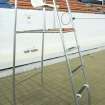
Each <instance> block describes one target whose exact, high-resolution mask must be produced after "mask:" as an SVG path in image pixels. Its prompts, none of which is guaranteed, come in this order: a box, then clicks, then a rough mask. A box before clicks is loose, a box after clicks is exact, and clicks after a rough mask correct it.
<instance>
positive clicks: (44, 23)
mask: <svg viewBox="0 0 105 105" xmlns="http://www.w3.org/2000/svg"><path fill="white" fill-rule="evenodd" d="M43 2H44V3H45V2H46V1H43ZM45 30H46V8H45V7H44V8H43V33H42V54H41V83H42V85H43V82H44V80H43V71H44V41H45V39H44V37H45V35H44V34H45Z"/></svg>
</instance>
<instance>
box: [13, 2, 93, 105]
mask: <svg viewBox="0 0 105 105" xmlns="http://www.w3.org/2000/svg"><path fill="white" fill-rule="evenodd" d="M65 1H66V5H67V9H68V13H69V18H70V20H71V25H72V27H70V28H67V29H64V28H62V23H61V20H60V16H59V11H58V8H59V6H57V5H56V1H55V0H53V5H51V4H47V3H46V0H44V1H43V2H44V3H43V5H41V6H39V7H35V8H36V9H40V10H43V29H42V30H34V31H33V33H42V53H41V82H42V84H43V83H44V82H43V71H44V40H45V33H59V35H60V38H61V42H62V46H63V50H64V56H65V59H66V64H67V69H68V74H69V78H70V83H71V85H72V91H73V95H74V101H75V105H81V103H80V100H81V99H82V94H83V92H85V91H86V92H87V95H88V103H87V105H91V98H90V91H89V90H90V89H89V88H90V86H89V84H88V82H87V76H86V70H85V65H84V62H83V58H82V55H81V51H80V47H79V44H78V39H77V35H76V31H75V27H74V23H73V17H72V14H71V10H70V6H69V2H68V0H65ZM47 9H50V10H53V11H55V13H56V18H57V19H58V23H59V28H54V29H46V10H47ZM16 25H17V0H15V25H14V26H15V27H14V38H13V40H14V44H13V105H16V87H15V85H16V83H15V67H16V64H15V62H16V34H17V33H29V32H30V31H31V30H28V31H21V32H20V31H19V32H17V31H16ZM67 32H73V33H74V38H75V41H76V48H77V50H78V52H77V53H78V54H79V59H80V63H81V64H80V65H79V66H77V67H76V68H75V69H73V70H72V68H71V59H70V58H69V55H68V54H67V49H66V45H65V41H64V35H63V33H67ZM31 33H32V32H31ZM77 71H79V72H80V71H81V72H82V75H83V79H84V84H83V85H82V86H81V88H80V89H78V90H76V89H75V83H74V76H75V75H74V74H75V73H76V72H77ZM85 105H86V104H85Z"/></svg>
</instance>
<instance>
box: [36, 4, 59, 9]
mask: <svg viewBox="0 0 105 105" xmlns="http://www.w3.org/2000/svg"><path fill="white" fill-rule="evenodd" d="M56 7H57V8H59V6H58V5H57V6H56ZM43 8H46V10H53V9H54V5H53V4H46V3H43V4H42V5H40V6H38V7H36V8H35V9H37V10H42V9H43Z"/></svg>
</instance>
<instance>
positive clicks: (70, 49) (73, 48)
mask: <svg viewBox="0 0 105 105" xmlns="http://www.w3.org/2000/svg"><path fill="white" fill-rule="evenodd" d="M75 49H77V47H74V46H73V47H70V48H68V49H67V50H66V51H67V52H69V51H73V50H75Z"/></svg>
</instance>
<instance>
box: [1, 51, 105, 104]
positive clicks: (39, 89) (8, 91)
mask: <svg viewBox="0 0 105 105" xmlns="http://www.w3.org/2000/svg"><path fill="white" fill-rule="evenodd" d="M84 58H85V59H84V60H85V64H86V67H87V72H88V79H89V83H90V85H91V96H92V97H91V99H92V105H104V104H105V51H101V52H97V53H94V54H91V55H87V56H84ZM78 63H79V62H78V59H73V60H72V65H73V66H72V68H74V67H75V66H76V65H78ZM44 69H45V70H44V83H43V85H42V84H41V78H40V76H41V75H40V71H39V70H32V71H29V72H25V73H21V74H18V75H16V101H17V105H74V101H73V94H72V89H71V84H70V81H69V75H68V72H67V68H66V64H65V63H64V62H61V63H58V64H53V65H51V66H47V67H45V68H44ZM77 74H78V73H77ZM77 74H75V75H77ZM78 75H79V76H75V78H74V81H75V82H76V86H78V87H80V86H81V83H82V81H81V78H80V77H81V74H80V73H79V74H78ZM82 101H83V102H81V103H82V104H81V105H87V104H86V103H87V102H86V101H87V100H86V99H85V98H84V99H83V100H82ZM0 105H12V77H6V78H1V79H0Z"/></svg>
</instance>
